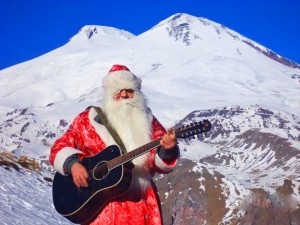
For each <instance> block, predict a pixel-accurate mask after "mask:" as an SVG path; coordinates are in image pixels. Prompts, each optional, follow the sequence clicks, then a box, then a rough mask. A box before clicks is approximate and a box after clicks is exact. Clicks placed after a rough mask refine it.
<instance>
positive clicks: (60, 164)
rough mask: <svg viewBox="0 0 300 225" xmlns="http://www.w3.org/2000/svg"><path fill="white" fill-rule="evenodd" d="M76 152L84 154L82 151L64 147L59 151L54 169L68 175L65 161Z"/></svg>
mask: <svg viewBox="0 0 300 225" xmlns="http://www.w3.org/2000/svg"><path fill="white" fill-rule="evenodd" d="M74 154H82V152H81V151H79V150H77V149H75V148H71V147H64V148H62V149H61V150H60V151H59V152H57V154H56V157H55V160H54V169H55V170H56V171H57V172H59V173H60V174H62V175H66V174H65V172H64V163H65V161H66V159H67V158H68V157H69V156H71V155H74Z"/></svg>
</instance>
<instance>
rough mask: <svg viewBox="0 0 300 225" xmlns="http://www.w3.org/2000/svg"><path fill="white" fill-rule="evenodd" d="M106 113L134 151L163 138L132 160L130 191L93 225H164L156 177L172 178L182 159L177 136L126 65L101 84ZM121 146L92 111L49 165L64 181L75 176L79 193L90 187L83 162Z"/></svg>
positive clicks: (72, 128)
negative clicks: (156, 112)
mask: <svg viewBox="0 0 300 225" xmlns="http://www.w3.org/2000/svg"><path fill="white" fill-rule="evenodd" d="M102 84H103V90H104V96H103V99H102V102H101V108H102V110H103V112H104V114H105V115H106V117H107V120H108V122H109V124H110V125H111V126H112V127H113V128H114V129H115V131H116V132H117V133H118V135H119V136H120V138H121V140H122V141H123V143H124V146H125V148H126V151H127V152H129V151H132V150H134V149H136V148H138V147H140V146H142V145H144V144H146V143H148V142H150V141H151V140H154V139H157V138H159V137H161V141H160V147H158V148H156V149H153V150H151V151H150V152H148V153H146V154H143V155H142V156H140V157H138V158H135V159H134V160H133V164H134V168H133V169H132V174H133V180H132V185H131V187H130V190H129V191H128V192H126V194H124V195H123V196H120V197H119V198H116V199H114V200H113V201H109V202H108V204H107V205H106V206H105V207H104V208H103V209H102V210H101V211H100V213H99V215H97V216H96V217H95V218H94V219H93V221H91V222H90V224H102V225H103V224H122V225H131V224H137V225H141V224H147V225H160V224H162V217H161V209H160V201H159V198H158V195H157V190H156V186H155V184H154V182H153V176H154V175H155V173H169V172H171V171H172V170H173V168H174V166H175V165H176V163H177V161H178V157H179V148H178V145H177V140H176V136H175V135H174V133H173V132H172V130H169V132H168V133H167V132H166V130H165V129H164V128H163V126H162V125H161V124H160V123H159V121H158V120H157V119H156V118H155V117H154V116H153V115H152V112H151V110H150V109H149V107H148V106H147V99H146V97H145V96H144V94H143V93H142V91H141V79H140V78H138V77H137V76H136V75H134V74H133V73H132V72H131V71H130V70H129V69H128V68H127V67H126V66H124V65H114V66H113V67H112V68H111V69H110V71H109V73H108V74H107V75H106V76H105V77H104V78H103V81H102ZM110 145H116V141H115V140H114V138H113V137H112V136H111V134H110V132H109V131H108V130H107V128H106V126H104V125H103V123H102V121H101V119H100V118H99V116H98V114H97V111H96V110H95V109H94V108H93V107H90V108H88V109H86V110H85V111H84V112H82V113H80V114H79V115H78V116H77V117H76V118H75V119H74V121H73V122H72V125H71V126H70V128H69V129H68V130H67V131H66V132H65V134H64V135H63V136H62V137H60V138H59V139H58V140H56V142H55V143H54V145H53V146H52V148H51V153H50V163H51V164H52V165H53V166H54V168H55V170H56V171H57V172H59V173H60V174H62V175H65V176H72V178H73V181H74V183H75V185H76V186H77V187H87V186H88V185H89V183H88V178H89V174H88V172H87V170H86V168H85V167H84V166H83V165H82V164H81V159H82V158H84V157H87V156H93V155H96V154H98V153H99V152H101V151H102V150H103V149H105V148H106V147H107V146H110Z"/></svg>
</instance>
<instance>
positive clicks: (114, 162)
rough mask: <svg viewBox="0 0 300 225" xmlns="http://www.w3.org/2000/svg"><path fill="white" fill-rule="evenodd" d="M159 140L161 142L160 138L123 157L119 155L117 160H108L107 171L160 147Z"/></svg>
mask: <svg viewBox="0 0 300 225" xmlns="http://www.w3.org/2000/svg"><path fill="white" fill-rule="evenodd" d="M160 140H161V138H159V139H155V140H153V141H151V142H149V143H147V144H145V145H143V146H141V147H139V148H137V149H135V150H133V151H130V152H127V153H125V154H123V155H120V156H119V157H117V158H114V159H112V160H110V161H109V162H108V163H107V165H108V169H113V168H116V167H118V166H120V165H122V164H124V163H126V162H129V161H131V160H133V159H135V158H137V157H139V156H141V155H143V154H145V153H146V152H148V151H150V150H151V149H153V148H156V147H158V146H159V145H160Z"/></svg>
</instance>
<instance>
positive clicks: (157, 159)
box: [154, 154, 178, 172]
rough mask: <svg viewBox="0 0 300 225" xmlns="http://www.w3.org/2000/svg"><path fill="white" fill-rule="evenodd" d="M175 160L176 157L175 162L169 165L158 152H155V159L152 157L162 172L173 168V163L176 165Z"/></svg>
mask: <svg viewBox="0 0 300 225" xmlns="http://www.w3.org/2000/svg"><path fill="white" fill-rule="evenodd" d="M177 161H178V158H177V159H176V162H175V163H173V164H172V166H169V165H168V164H166V163H165V162H164V161H163V160H162V159H161V158H160V157H159V156H158V154H155V159H154V162H155V165H156V166H157V167H158V168H160V169H161V170H162V171H164V172H171V171H172V170H173V168H174V165H176V163H177Z"/></svg>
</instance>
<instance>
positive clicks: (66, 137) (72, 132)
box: [49, 113, 83, 165]
mask: <svg viewBox="0 0 300 225" xmlns="http://www.w3.org/2000/svg"><path fill="white" fill-rule="evenodd" d="M82 114H83V113H81V114H79V115H78V116H77V117H76V118H75V119H74V120H73V122H72V125H71V126H70V127H69V129H68V130H67V131H66V132H65V133H64V134H63V136H61V137H60V138H59V139H57V140H56V141H55V143H54V145H53V146H52V148H51V150H50V157H49V161H50V163H51V164H52V165H53V164H54V160H55V157H56V154H57V153H58V152H59V151H60V150H61V149H63V148H65V147H72V148H77V144H76V141H77V140H79V137H78V135H77V132H76V127H77V126H78V122H79V121H80V119H81V117H82Z"/></svg>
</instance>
